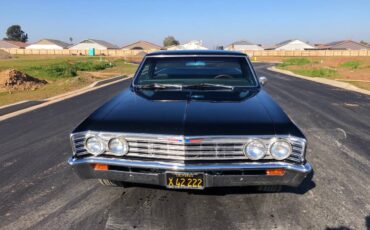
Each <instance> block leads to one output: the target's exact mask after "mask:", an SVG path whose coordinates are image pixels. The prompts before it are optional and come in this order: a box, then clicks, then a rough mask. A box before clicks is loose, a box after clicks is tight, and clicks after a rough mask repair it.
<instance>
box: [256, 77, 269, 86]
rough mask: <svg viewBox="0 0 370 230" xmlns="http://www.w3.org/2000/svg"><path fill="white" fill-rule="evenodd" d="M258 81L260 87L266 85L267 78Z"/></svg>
mask: <svg viewBox="0 0 370 230" xmlns="http://www.w3.org/2000/svg"><path fill="white" fill-rule="evenodd" d="M258 81H259V82H260V84H261V85H266V83H267V78H266V77H260V78H258Z"/></svg>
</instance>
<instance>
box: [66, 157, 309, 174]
mask: <svg viewBox="0 0 370 230" xmlns="http://www.w3.org/2000/svg"><path fill="white" fill-rule="evenodd" d="M68 163H69V165H71V166H76V165H82V164H96V163H98V164H107V165H114V166H122V167H132V168H148V169H161V170H171V171H198V172H203V171H213V170H220V171H230V170H256V169H278V168H283V169H286V170H291V171H295V172H298V173H309V172H311V171H312V166H311V165H310V164H309V163H306V164H304V165H301V164H299V165H297V164H291V163H286V162H269V163H258V162H244V163H201V164H184V163H174V162H160V161H139V160H128V159H116V158H114V159H113V158H103V157H85V158H80V159H79V158H74V157H71V158H69V160H68Z"/></svg>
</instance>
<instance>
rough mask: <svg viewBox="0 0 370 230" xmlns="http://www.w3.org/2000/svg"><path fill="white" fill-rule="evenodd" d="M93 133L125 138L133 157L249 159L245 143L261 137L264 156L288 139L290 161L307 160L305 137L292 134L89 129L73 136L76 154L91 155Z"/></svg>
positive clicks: (268, 156)
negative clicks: (89, 140)
mask: <svg viewBox="0 0 370 230" xmlns="http://www.w3.org/2000/svg"><path fill="white" fill-rule="evenodd" d="M91 136H98V137H100V138H101V139H103V140H104V141H105V142H108V141H109V140H110V139H111V138H114V137H122V138H125V139H126V141H127V142H128V145H129V150H128V153H127V154H125V156H124V157H130V156H131V157H142V158H155V159H167V160H242V159H247V157H246V156H245V154H244V148H243V146H244V145H245V144H247V143H248V142H250V140H252V139H258V140H260V141H262V142H263V143H264V145H265V147H266V155H265V157H264V158H263V159H273V157H272V155H271V153H270V152H269V150H268V149H269V146H270V144H271V142H273V141H275V140H283V141H288V142H289V143H290V144H291V145H292V154H291V155H290V156H289V157H288V158H287V160H289V161H292V162H295V163H302V162H304V149H305V144H306V140H305V139H303V138H298V137H294V136H289V135H284V136H277V135H246V136H181V135H157V134H137V133H119V132H97V131H87V132H80V133H74V134H73V135H71V141H72V143H74V147H73V150H74V155H78V156H83V155H86V154H88V153H87V151H86V149H84V146H83V144H81V143H82V142H83V141H84V140H85V139H87V138H89V137H91ZM191 140H198V141H200V142H197V143H190V142H191ZM106 153H107V154H108V155H109V154H110V153H109V152H106ZM110 155H112V154H110Z"/></svg>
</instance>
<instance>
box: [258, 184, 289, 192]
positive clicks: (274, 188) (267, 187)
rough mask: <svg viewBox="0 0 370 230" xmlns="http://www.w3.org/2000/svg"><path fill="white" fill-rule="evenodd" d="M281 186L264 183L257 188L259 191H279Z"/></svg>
mask: <svg viewBox="0 0 370 230" xmlns="http://www.w3.org/2000/svg"><path fill="white" fill-rule="evenodd" d="M282 187H283V186H281V185H264V186H258V187H257V189H258V191H260V192H280V191H281V189H282Z"/></svg>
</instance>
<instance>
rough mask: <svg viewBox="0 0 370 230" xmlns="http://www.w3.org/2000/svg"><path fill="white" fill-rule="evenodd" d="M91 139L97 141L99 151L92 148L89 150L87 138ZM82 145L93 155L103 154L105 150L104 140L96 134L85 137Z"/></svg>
mask: <svg viewBox="0 0 370 230" xmlns="http://www.w3.org/2000/svg"><path fill="white" fill-rule="evenodd" d="M91 139H95V140H96V141H97V142H99V143H98V144H99V145H100V150H99V151H94V150H91V148H90V149H89V143H88V142H89V140H91ZM84 146H85V148H86V151H87V152H88V153H90V154H92V155H94V156H99V155H101V154H103V153H104V152H105V149H106V147H105V143H104V140H103V139H102V138H100V137H98V136H91V137H88V138H86V140H85V142H84Z"/></svg>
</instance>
